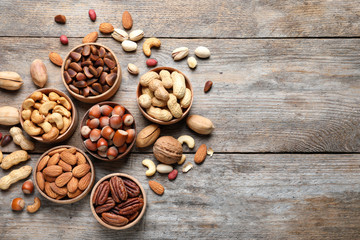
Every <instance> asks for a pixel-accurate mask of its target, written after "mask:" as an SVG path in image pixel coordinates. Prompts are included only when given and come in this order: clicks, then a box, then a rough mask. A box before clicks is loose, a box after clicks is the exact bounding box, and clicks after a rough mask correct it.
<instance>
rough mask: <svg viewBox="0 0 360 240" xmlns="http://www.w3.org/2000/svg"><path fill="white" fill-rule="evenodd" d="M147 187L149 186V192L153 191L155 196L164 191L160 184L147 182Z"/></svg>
mask: <svg viewBox="0 0 360 240" xmlns="http://www.w3.org/2000/svg"><path fill="white" fill-rule="evenodd" d="M149 186H150V188H151V190H153V191H154V193H156V194H157V195H163V194H164V191H165V189H164V187H163V186H162V185H161V184H160V183H158V182H155V181H149Z"/></svg>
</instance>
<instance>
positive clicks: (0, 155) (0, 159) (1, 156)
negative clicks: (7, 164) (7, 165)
mask: <svg viewBox="0 0 360 240" xmlns="http://www.w3.org/2000/svg"><path fill="white" fill-rule="evenodd" d="M2 160H3V153H2V151H1V150H0V163H1V162H2Z"/></svg>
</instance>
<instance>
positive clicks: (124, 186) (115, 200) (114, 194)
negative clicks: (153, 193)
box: [92, 176, 144, 227]
mask: <svg viewBox="0 0 360 240" xmlns="http://www.w3.org/2000/svg"><path fill="white" fill-rule="evenodd" d="M92 204H93V205H94V208H95V212H96V214H98V216H99V217H100V218H101V220H102V221H103V222H105V223H107V224H110V225H112V226H117V227H121V226H125V225H126V224H128V223H130V222H132V221H134V220H135V219H136V218H137V216H138V215H139V213H140V212H141V210H142V208H143V206H144V199H143V196H142V193H141V190H140V188H139V186H138V185H137V184H136V183H135V182H134V181H132V180H130V179H128V178H125V177H118V176H113V177H111V178H110V180H106V181H104V182H102V183H101V184H100V185H99V186H98V187H97V188H96V190H95V193H94V195H93V198H92Z"/></svg>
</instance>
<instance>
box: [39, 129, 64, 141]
mask: <svg viewBox="0 0 360 240" xmlns="http://www.w3.org/2000/svg"><path fill="white" fill-rule="evenodd" d="M59 134H60V132H59V129H58V128H57V127H52V128H51V130H50V131H49V132H47V133H45V134H43V135H42V138H43V139H44V140H45V141H46V142H51V141H54V140H55V139H56V138H57V137H58V136H59Z"/></svg>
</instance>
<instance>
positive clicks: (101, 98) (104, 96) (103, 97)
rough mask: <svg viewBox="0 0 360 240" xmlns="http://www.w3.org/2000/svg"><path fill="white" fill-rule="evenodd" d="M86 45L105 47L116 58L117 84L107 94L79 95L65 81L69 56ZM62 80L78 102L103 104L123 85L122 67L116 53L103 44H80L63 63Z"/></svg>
mask: <svg viewBox="0 0 360 240" xmlns="http://www.w3.org/2000/svg"><path fill="white" fill-rule="evenodd" d="M85 45H96V46H100V47H103V48H105V49H106V50H107V51H109V52H110V53H111V54H112V55H113V56H114V59H115V62H116V66H117V68H118V71H117V78H116V80H115V83H114V85H112V87H111V88H110V89H109V90H107V91H106V92H104V93H102V94H99V95H97V96H89V97H84V96H82V95H80V94H77V93H74V92H73V91H71V89H70V88H69V86H68V85H67V84H66V82H65V79H64V68H65V63H66V60H67V59H68V58H69V55H70V53H71V52H72V51H75V49H77V48H79V47H82V46H85ZM61 79H62V81H63V83H64V85H65V87H66V89H67V90H68V92H69V93H70V94H71V96H73V97H74V98H76V99H77V100H79V101H81V102H85V103H97V102H101V101H105V100H107V99H109V98H111V97H112V96H113V95H114V94H115V93H116V92H117V90H118V89H119V87H120V83H121V67H120V64H119V61H118V59H117V58H116V56H115V54H114V52H113V51H112V50H111V49H110V48H108V47H106V46H104V45H102V44H99V43H84V44H80V45H78V46H76V47H74V48H73V49H71V51H70V52H69V53H68V54H67V55H66V57H65V59H64V61H63V64H62V66H61Z"/></svg>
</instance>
